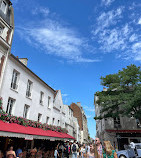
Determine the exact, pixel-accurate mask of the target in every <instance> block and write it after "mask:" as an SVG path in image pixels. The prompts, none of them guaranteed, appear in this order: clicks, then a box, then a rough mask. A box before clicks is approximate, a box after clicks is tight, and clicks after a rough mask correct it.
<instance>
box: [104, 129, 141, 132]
mask: <svg viewBox="0 0 141 158" xmlns="http://www.w3.org/2000/svg"><path fill="white" fill-rule="evenodd" d="M106 131H107V132H114V133H141V130H111V129H107V130H106Z"/></svg>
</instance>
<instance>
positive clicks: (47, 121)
mask: <svg viewBox="0 0 141 158" xmlns="http://www.w3.org/2000/svg"><path fill="white" fill-rule="evenodd" d="M49 119H50V118H49V117H48V116H47V117H46V124H49Z"/></svg>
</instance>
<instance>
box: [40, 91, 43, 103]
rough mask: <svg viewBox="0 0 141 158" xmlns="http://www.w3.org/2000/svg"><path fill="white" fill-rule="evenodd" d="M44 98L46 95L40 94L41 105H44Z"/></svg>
mask: <svg viewBox="0 0 141 158" xmlns="http://www.w3.org/2000/svg"><path fill="white" fill-rule="evenodd" d="M43 97H44V93H43V92H40V104H42V105H43Z"/></svg>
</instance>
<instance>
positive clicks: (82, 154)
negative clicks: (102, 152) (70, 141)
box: [81, 144, 86, 158]
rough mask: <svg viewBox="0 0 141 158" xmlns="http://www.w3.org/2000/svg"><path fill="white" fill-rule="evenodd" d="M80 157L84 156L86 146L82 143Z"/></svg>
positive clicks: (84, 157) (83, 157)
mask: <svg viewBox="0 0 141 158" xmlns="http://www.w3.org/2000/svg"><path fill="white" fill-rule="evenodd" d="M81 158H86V146H85V144H83V146H82V147H81Z"/></svg>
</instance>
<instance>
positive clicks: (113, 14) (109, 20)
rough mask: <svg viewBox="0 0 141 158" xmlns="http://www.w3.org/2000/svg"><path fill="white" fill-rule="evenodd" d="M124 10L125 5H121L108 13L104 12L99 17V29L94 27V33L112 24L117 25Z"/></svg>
mask: <svg viewBox="0 0 141 158" xmlns="http://www.w3.org/2000/svg"><path fill="white" fill-rule="evenodd" d="M122 12H123V7H119V8H117V9H116V10H111V11H108V12H107V13H106V12H103V13H102V14H101V15H100V16H99V17H98V18H97V29H93V31H92V33H93V34H95V35H97V34H98V33H99V32H100V31H102V30H103V29H105V28H108V27H109V26H110V25H115V24H116V23H117V22H118V19H120V18H121V17H122V16H121V14H122Z"/></svg>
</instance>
